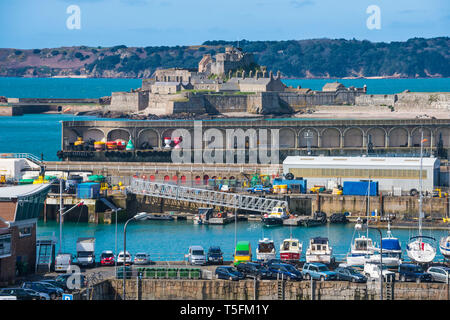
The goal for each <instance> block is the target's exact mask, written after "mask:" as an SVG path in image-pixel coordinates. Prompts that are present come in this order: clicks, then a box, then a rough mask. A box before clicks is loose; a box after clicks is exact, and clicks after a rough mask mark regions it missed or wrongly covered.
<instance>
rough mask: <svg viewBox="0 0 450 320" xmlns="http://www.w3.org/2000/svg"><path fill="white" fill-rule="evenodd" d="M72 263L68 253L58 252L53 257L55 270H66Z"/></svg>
mask: <svg viewBox="0 0 450 320" xmlns="http://www.w3.org/2000/svg"><path fill="white" fill-rule="evenodd" d="M71 265H72V255H71V254H70V253H60V254H58V255H57V256H56V258H55V271H56V272H67V271H68V270H69V268H70V266H71Z"/></svg>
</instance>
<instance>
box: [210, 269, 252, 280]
mask: <svg viewBox="0 0 450 320" xmlns="http://www.w3.org/2000/svg"><path fill="white" fill-rule="evenodd" d="M215 274H216V279H226V280H242V279H245V276H244V275H243V274H242V273H241V272H239V271H238V270H237V269H236V268H235V267H229V266H226V267H217V268H216V271H215Z"/></svg>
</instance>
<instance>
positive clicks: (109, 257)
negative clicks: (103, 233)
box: [100, 251, 115, 266]
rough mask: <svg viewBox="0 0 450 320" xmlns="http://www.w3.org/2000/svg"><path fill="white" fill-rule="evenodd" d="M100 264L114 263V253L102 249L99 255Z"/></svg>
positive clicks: (111, 264)
mask: <svg viewBox="0 0 450 320" xmlns="http://www.w3.org/2000/svg"><path fill="white" fill-rule="evenodd" d="M100 264H101V265H102V266H113V265H114V264H115V260H114V253H113V252H112V251H103V252H102V255H101V256H100Z"/></svg>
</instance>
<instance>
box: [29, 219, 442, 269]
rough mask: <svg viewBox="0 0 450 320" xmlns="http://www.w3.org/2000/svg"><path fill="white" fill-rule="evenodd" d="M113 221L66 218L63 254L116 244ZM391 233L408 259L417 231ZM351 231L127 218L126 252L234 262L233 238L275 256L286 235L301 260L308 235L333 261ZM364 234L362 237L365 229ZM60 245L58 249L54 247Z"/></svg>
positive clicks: (41, 229) (46, 231) (120, 231)
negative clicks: (270, 246) (199, 253)
mask: <svg viewBox="0 0 450 320" xmlns="http://www.w3.org/2000/svg"><path fill="white" fill-rule="evenodd" d="M115 230H116V225H115V224H114V223H112V224H99V225H95V224H92V223H84V222H83V223H81V222H80V223H77V222H65V223H64V224H63V232H62V235H63V237H62V239H63V240H62V247H61V249H62V252H68V253H72V254H76V241H77V239H78V237H95V238H96V243H95V254H96V256H97V257H99V256H100V254H101V253H102V251H104V250H112V251H113V252H114V250H115V248H116V232H115ZM391 231H392V234H393V235H394V236H395V237H397V238H399V239H400V242H401V245H402V249H403V251H404V252H403V258H406V259H407V254H406V251H405V249H406V245H407V243H408V242H409V241H408V239H409V237H411V236H414V235H416V234H417V231H416V230H415V229H411V230H409V229H392V230H391ZM53 232H54V235H55V236H56V238H58V239H59V225H58V223H56V222H55V221H48V222H46V223H44V222H43V221H39V223H38V228H37V235H38V236H41V235H42V236H48V235H50V234H52V233H53ZM382 233H383V236H386V230H382ZM446 234H447V231H445V230H424V231H423V235H427V236H433V237H435V238H436V240H438V241H439V239H440V238H441V237H443V236H444V235H446ZM123 235H124V224H123V223H118V225H117V250H118V252H119V251H121V250H123V240H124V238H123ZM357 235H358V232H356V233H355V230H354V224H351V223H348V224H327V225H322V226H315V227H308V228H307V227H284V226H275V227H265V226H263V224H262V223H261V222H257V221H248V222H247V221H238V222H237V223H236V233H235V224H234V223H230V224H227V225H195V224H194V223H193V222H192V221H190V220H185V221H157V220H153V221H150V220H147V221H139V222H136V221H131V222H130V223H129V224H128V226H127V231H126V236H127V239H126V246H127V251H129V252H130V253H131V254H132V255H134V254H136V253H138V252H146V253H148V254H150V258H151V259H152V260H158V261H180V260H183V257H184V254H186V253H187V251H188V248H189V246H192V245H200V246H202V247H203V248H204V249H205V250H208V248H209V247H211V246H219V247H220V248H221V249H222V251H223V252H224V259H225V260H232V255H233V251H234V246H235V240H237V241H244V240H245V241H250V243H251V246H252V252H253V257H254V258H255V259H256V248H257V246H258V240H260V239H263V238H269V239H272V240H273V241H274V243H275V248H276V251H277V256H278V257H279V249H280V245H281V243H282V241H283V240H284V239H287V238H289V237H291V236H292V237H293V238H297V239H299V240H300V242H302V243H303V252H302V260H304V255H305V252H306V249H307V248H308V245H309V239H310V238H312V237H319V236H320V237H327V238H329V241H330V246H331V247H332V248H333V256H335V257H336V260H338V261H340V260H344V258H345V255H346V254H347V252H348V251H349V248H350V244H351V242H352V239H353V236H357ZM362 235H366V233H365V232H363V233H362ZM369 237H371V238H372V239H373V241H374V242H375V243H376V245H379V243H380V236H379V233H378V232H377V231H376V230H369ZM57 249H58V248H57ZM442 259H443V257H442V255H441V254H440V252H439V250H438V253H437V255H436V258H435V261H436V260H442Z"/></svg>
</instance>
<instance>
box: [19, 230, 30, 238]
mask: <svg viewBox="0 0 450 320" xmlns="http://www.w3.org/2000/svg"><path fill="white" fill-rule="evenodd" d="M29 236H31V227H22V228H20V229H19V237H21V238H23V237H29Z"/></svg>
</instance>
